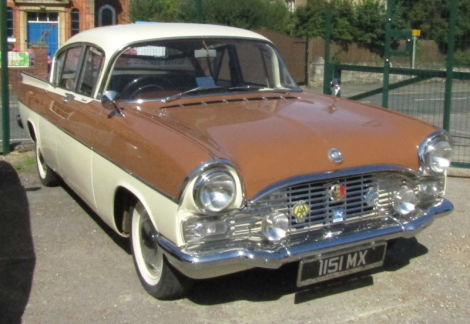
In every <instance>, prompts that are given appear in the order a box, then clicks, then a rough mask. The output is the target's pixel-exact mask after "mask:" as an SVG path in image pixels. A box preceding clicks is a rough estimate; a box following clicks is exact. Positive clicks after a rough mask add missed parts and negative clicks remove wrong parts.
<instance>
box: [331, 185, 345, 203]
mask: <svg viewBox="0 0 470 324" xmlns="http://www.w3.org/2000/svg"><path fill="white" fill-rule="evenodd" d="M329 196H330V199H331V200H333V201H334V202H340V201H343V200H344V199H345V198H346V187H345V186H343V185H340V184H335V185H333V186H331V187H330V189H329Z"/></svg>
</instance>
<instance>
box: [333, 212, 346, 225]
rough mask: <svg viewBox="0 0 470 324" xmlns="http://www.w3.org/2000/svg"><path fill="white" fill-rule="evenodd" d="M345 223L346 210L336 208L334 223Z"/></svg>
mask: <svg viewBox="0 0 470 324" xmlns="http://www.w3.org/2000/svg"><path fill="white" fill-rule="evenodd" d="M343 221H344V209H343V208H336V209H333V223H341V222H343Z"/></svg>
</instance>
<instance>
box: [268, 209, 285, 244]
mask: <svg viewBox="0 0 470 324" xmlns="http://www.w3.org/2000/svg"><path fill="white" fill-rule="evenodd" d="M288 228H289V219H288V218H287V216H286V215H284V214H283V213H281V212H277V211H274V212H272V213H271V214H269V215H268V216H266V217H265V218H264V219H263V223H262V225H261V231H262V232H263V235H264V237H266V238H267V239H268V240H269V241H279V240H280V239H282V238H284V237H285V236H286V233H287V229H288Z"/></svg>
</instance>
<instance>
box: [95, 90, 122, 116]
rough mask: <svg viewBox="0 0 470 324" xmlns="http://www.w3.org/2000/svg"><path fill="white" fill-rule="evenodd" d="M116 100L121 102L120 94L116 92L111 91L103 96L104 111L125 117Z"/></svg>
mask: <svg viewBox="0 0 470 324" xmlns="http://www.w3.org/2000/svg"><path fill="white" fill-rule="evenodd" d="M116 100H119V94H118V93H117V92H116V91H112V90H109V91H106V92H105V93H104V94H103V96H101V105H102V106H103V107H104V109H107V110H113V111H115V112H116V113H117V115H118V116H121V117H124V113H123V112H122V108H120V107H119V106H118V105H117V104H116Z"/></svg>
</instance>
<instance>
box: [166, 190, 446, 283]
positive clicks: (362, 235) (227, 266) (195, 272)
mask: <svg viewBox="0 0 470 324" xmlns="http://www.w3.org/2000/svg"><path fill="white" fill-rule="evenodd" d="M452 210H453V205H452V203H451V202H450V201H448V200H446V199H443V200H442V201H441V203H439V204H438V205H435V206H433V207H430V208H429V209H428V210H426V211H424V212H422V214H421V216H419V217H417V218H415V219H414V220H412V221H410V222H407V223H405V224H402V223H400V222H398V221H394V224H393V225H391V226H387V227H383V228H375V229H370V230H363V231H358V232H349V233H348V232H341V233H339V234H337V235H334V236H332V237H330V238H324V239H321V240H314V241H313V240H312V241H309V240H308V239H306V238H305V237H304V238H303V239H302V242H298V241H295V243H293V242H291V243H289V244H279V246H278V247H277V248H276V249H275V250H256V251H252V250H249V249H242V248H238V249H231V250H227V251H220V250H216V251H214V253H211V254H208V253H205V254H204V255H192V254H188V253H185V252H184V251H182V250H181V249H180V248H178V247H177V246H175V245H174V244H173V243H171V242H170V241H169V240H167V239H166V238H164V237H163V236H160V237H159V245H160V247H161V248H162V249H163V252H164V254H165V256H166V257H167V259H168V261H169V262H170V263H171V264H172V265H173V266H174V267H175V268H176V269H178V271H180V272H181V273H183V274H184V275H186V276H188V277H190V278H193V279H205V278H212V277H217V276H221V275H226V274H230V273H234V272H238V271H242V270H247V269H250V268H256V267H259V268H267V269H277V268H279V267H281V266H282V265H283V264H287V263H291V262H297V261H300V260H302V259H305V258H309V257H313V256H318V255H320V254H323V253H330V252H332V251H336V250H342V249H347V248H350V247H353V246H357V245H364V244H370V245H373V244H379V243H381V242H384V241H389V240H392V239H396V238H411V237H414V236H415V235H416V234H418V233H419V232H420V231H421V230H423V229H424V228H426V227H428V226H429V225H430V224H431V223H432V222H433V220H434V219H435V218H436V217H437V216H444V215H446V214H449V213H450V212H451V211H452Z"/></svg>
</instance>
